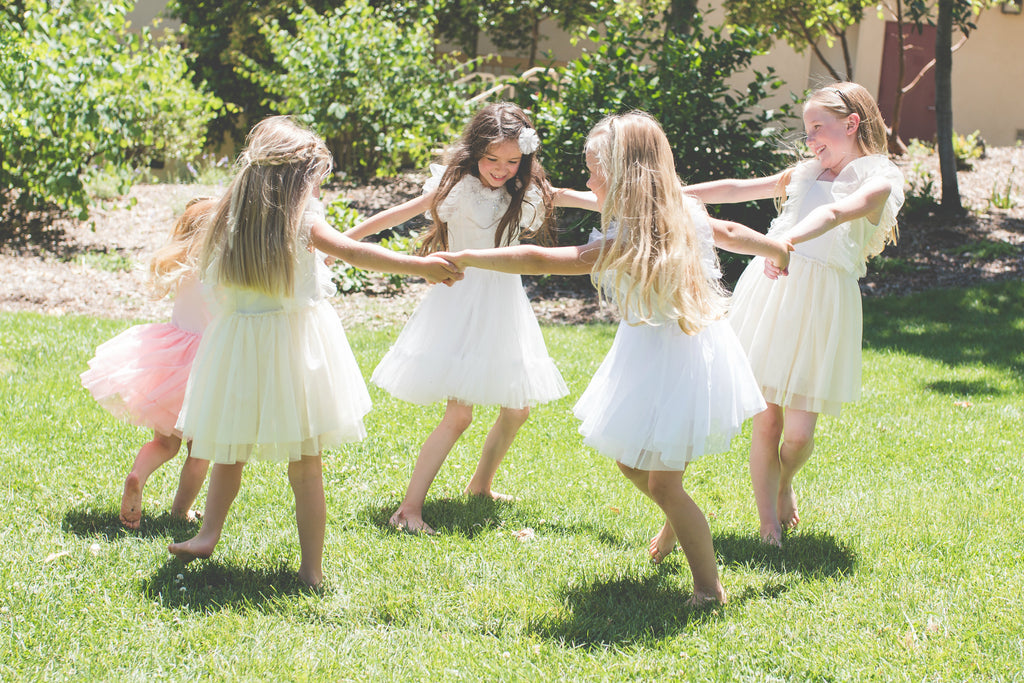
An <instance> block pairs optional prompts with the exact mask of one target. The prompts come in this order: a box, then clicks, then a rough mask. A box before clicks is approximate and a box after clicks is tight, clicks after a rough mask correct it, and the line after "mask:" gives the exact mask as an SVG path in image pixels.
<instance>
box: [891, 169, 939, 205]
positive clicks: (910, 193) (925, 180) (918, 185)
mask: <svg viewBox="0 0 1024 683" xmlns="http://www.w3.org/2000/svg"><path fill="white" fill-rule="evenodd" d="M905 177H906V185H905V186H904V190H905V192H904V200H903V207H902V208H901V209H900V217H901V218H909V217H912V216H924V215H927V214H929V213H931V212H933V211H935V209H936V208H938V206H939V202H938V201H937V200H936V199H935V192H936V187H935V181H936V178H935V174H934V173H932V172H931V171H929V170H928V169H926V168H925V167H924V166H922V165H921V163H920V162H917V163H915V164H914V165H913V166H911V168H910V171H909V172H908V173H906V174H905Z"/></svg>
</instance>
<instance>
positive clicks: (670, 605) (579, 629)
mask: <svg viewBox="0 0 1024 683" xmlns="http://www.w3.org/2000/svg"><path fill="white" fill-rule="evenodd" d="M675 573H676V572H673V571H659V572H656V573H652V574H650V575H648V576H643V577H638V576H628V577H620V578H615V579H605V580H599V581H594V582H591V583H588V584H582V585H573V586H572V587H571V588H565V589H563V590H562V594H561V595H560V596H559V597H560V600H561V602H562V603H563V605H564V606H563V609H562V610H560V613H558V614H554V615H545V616H543V617H541V618H540V619H537V620H535V621H534V622H533V623H531V624H530V625H529V627H528V628H529V630H530V631H531V632H533V633H535V634H537V635H538V636H541V637H542V638H546V639H548V640H553V641H555V642H558V643H560V644H562V645H564V646H567V647H573V648H585V649H604V648H606V647H607V646H609V645H629V644H634V643H638V642H643V641H656V640H661V639H663V638H665V637H668V636H672V635H674V634H676V633H679V632H682V631H685V630H686V629H687V628H689V627H691V626H693V625H694V624H699V623H704V622H707V621H710V620H713V619H718V618H720V617H721V615H722V614H723V611H724V610H725V609H726V608H724V607H722V606H720V605H714V606H707V607H700V608H694V607H689V606H687V604H686V601H687V600H689V599H690V597H691V595H692V593H691V592H689V591H686V590H683V589H682V588H680V585H679V580H678V579H677V578H675V577H673V576H672V575H673V574H675ZM669 577H672V578H669ZM739 599H740V600H742V599H743V598H742V596H741V597H740V598H739Z"/></svg>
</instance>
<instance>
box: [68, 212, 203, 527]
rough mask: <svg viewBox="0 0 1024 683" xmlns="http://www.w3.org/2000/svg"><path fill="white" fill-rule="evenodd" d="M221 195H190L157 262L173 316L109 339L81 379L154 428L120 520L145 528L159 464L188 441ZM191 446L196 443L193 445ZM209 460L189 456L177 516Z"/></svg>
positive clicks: (184, 512) (112, 406)
mask: <svg viewBox="0 0 1024 683" xmlns="http://www.w3.org/2000/svg"><path fill="white" fill-rule="evenodd" d="M213 206H214V201H213V200H212V199H210V198H207V197H200V198H196V199H193V200H191V201H190V202H189V203H188V205H187V206H186V207H185V212H184V213H183V214H182V215H181V217H180V218H179V219H178V221H177V222H176V223H175V224H174V228H173V230H172V231H171V237H170V240H169V241H168V243H167V244H165V245H164V246H163V247H162V248H161V249H160V250H158V251H157V252H156V254H155V255H154V257H153V260H152V262H151V263H150V283H151V285H152V288H153V293H154V295H155V296H156V297H157V298H162V297H164V296H167V295H168V294H170V293H172V292H173V293H174V310H173V311H172V313H171V322H169V323H152V324H148V325H137V326H135V327H132V328H129V329H127V330H125V331H124V332H122V333H121V334H119V335H117V336H116V337H114V338H113V339H111V340H109V341H107V342H104V343H103V344H101V345H100V346H99V347H97V349H96V355H95V356H94V357H93V359H92V360H90V361H89V369H88V370H86V371H85V372H83V373H82V375H81V379H82V385H83V386H85V388H86V389H88V390H89V392H90V393H91V394H92V396H93V398H95V399H96V400H97V401H99V403H100V405H102V406H103V407H104V408H106V409H107V410H109V411H110V412H111V413H113V414H114V415H116V416H117V417H120V418H123V419H125V420H127V421H128V422H131V423H132V424H135V425H139V426H146V427H150V428H151V429H152V430H153V438H152V439H151V440H150V441H149V442H148V443H146V444H145V445H144V446H143V447H142V448H140V449H139V453H138V455H136V456H135V462H133V463H132V469H131V471H130V472H128V476H127V477H125V480H124V490H123V492H122V493H121V513H120V518H121V524H123V525H124V526H126V527H127V528H129V529H138V528H139V523H140V521H141V519H142V490H143V488H144V487H145V486H146V480H148V479H149V475H151V474H152V473H153V472H154V471H156V469H157V468H158V467H160V465H163V464H164V463H165V462H167V461H168V460H170V459H171V458H173V457H174V455H175V454H176V453H177V452H178V449H179V448H180V447H181V432H180V431H178V430H177V429H176V428H175V426H174V424H175V422H176V421H177V419H178V413H179V411H180V410H181V404H182V400H183V399H184V398H185V384H186V382H188V374H189V370H190V369H191V368H192V359H193V358H194V357H195V354H196V349H197V348H198V347H199V337H200V335H201V334H202V332H203V329H204V328H205V327H206V324H207V323H208V322H209V320H210V313H209V311H208V309H207V306H206V303H205V302H204V301H203V298H202V295H201V293H200V289H199V278H198V276H197V273H196V270H195V266H196V255H197V252H198V248H197V247H198V245H199V244H201V243H202V236H203V234H204V227H205V224H206V221H207V220H208V218H209V216H210V213H211V210H212V208H213ZM189 449H190V450H191V444H189ZM207 466H208V463H207V462H206V461H203V460H197V459H195V458H193V457H192V456H191V455H189V456H187V457H186V458H185V462H184V464H183V465H182V468H181V476H180V478H179V481H178V492H177V494H175V497H174V502H173V503H172V504H171V516H172V517H178V518H181V519H187V520H189V521H192V520H194V519H195V513H193V512H192V509H191V508H192V503H193V502H195V499H196V496H197V495H199V489H200V488H202V485H203V480H204V479H206V470H207Z"/></svg>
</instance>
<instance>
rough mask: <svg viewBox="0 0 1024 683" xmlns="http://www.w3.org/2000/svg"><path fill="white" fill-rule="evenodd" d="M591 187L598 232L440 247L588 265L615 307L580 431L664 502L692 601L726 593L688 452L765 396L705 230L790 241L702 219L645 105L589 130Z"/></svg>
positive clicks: (758, 246)
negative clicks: (579, 242) (686, 485)
mask: <svg viewBox="0 0 1024 683" xmlns="http://www.w3.org/2000/svg"><path fill="white" fill-rule="evenodd" d="M585 151H586V159H587V168H588V169H589V170H590V180H589V181H588V182H587V186H588V187H589V188H590V189H591V190H592V191H593V192H594V195H595V197H596V202H597V205H598V206H600V210H601V226H602V233H603V234H602V235H601V236H600V238H599V239H596V240H595V241H593V242H591V243H590V244H588V245H586V246H581V247H561V248H550V249H545V248H542V247H533V246H520V247H510V248H505V249H494V250H490V251H481V250H468V251H463V252H460V253H457V254H453V255H448V254H445V255H444V256H445V258H448V259H450V260H451V261H452V262H454V263H455V264H456V265H458V266H460V267H480V268H494V269H498V270H502V271H507V272H518V273H559V274H566V275H569V274H580V273H586V272H590V273H591V274H592V278H593V280H594V283H595V285H596V286H597V288H598V292H599V293H600V295H601V296H602V297H609V298H611V299H613V300H614V301H615V303H616V304H617V305H618V308H619V310H620V312H621V314H622V317H623V320H622V322H621V323H620V324H619V329H618V331H617V332H616V335H615V341H614V342H613V344H612V348H611V350H610V351H609V352H608V356H607V357H606V358H605V359H604V362H602V364H601V367H600V368H598V370H597V373H596V374H595V376H594V378H593V380H591V382H590V385H589V386H588V387H587V389H586V391H584V392H583V395H582V396H581V397H580V399H579V401H578V402H577V403H576V406H575V408H574V412H575V414H576V417H578V418H579V419H580V420H581V421H582V423H581V425H580V433H581V434H583V437H584V439H583V441H584V443H586V444H587V445H589V446H591V447H593V448H595V449H596V450H598V451H599V452H601V453H602V454H604V455H607V456H609V457H611V458H613V459H615V460H616V461H617V462H618V464H619V469H621V470H622V473H623V474H624V475H625V476H626V477H627V478H628V479H629V480H630V481H631V482H632V483H633V484H634V485H635V486H636V487H637V488H638V489H639V490H640V491H641V492H643V493H644V494H646V495H647V496H649V497H650V498H651V499H652V500H653V501H654V502H655V503H656V504H657V505H658V507H659V508H661V510H662V511H663V512H664V513H665V517H666V521H665V524H664V526H663V528H662V529H661V531H660V532H659V533H658V534H657V535H656V536H655V537H654V538H653V539H652V540H651V544H650V547H649V552H650V555H651V557H652V559H653V560H654V561H655V562H660V561H661V560H663V559H664V558H665V556H666V555H668V553H669V552H671V551H672V549H673V548H674V547H675V544H676V542H677V541H678V542H679V543H680V544H681V545H682V547H683V551H684V552H685V554H686V559H687V561H688V562H689V565H690V570H691V572H692V573H693V596H692V598H691V599H690V604H691V606H698V605H701V604H703V603H706V602H709V601H715V602H724V601H725V591H724V589H723V588H722V584H721V582H720V581H719V578H718V567H717V564H716V561H715V552H714V547H713V545H712V541H711V531H710V528H709V527H708V523H707V520H706V519H705V518H704V515H703V513H702V512H701V510H700V508H699V507H697V504H696V503H695V502H694V501H693V499H691V498H690V496H689V495H688V494H687V493H686V491H685V490H684V489H683V485H682V474H683V471H684V470H685V469H686V466H687V464H688V463H689V462H690V461H692V460H694V459H696V458H698V457H700V456H701V455H703V454H704V453H711V452H716V451H721V450H725V449H727V448H728V447H729V442H730V440H731V439H732V437H733V436H734V435H735V434H736V433H737V432H738V431H739V430H740V428H741V426H742V424H743V421H744V420H745V419H746V418H747V417H749V416H751V415H753V414H755V413H758V412H760V411H761V410H763V409H764V400H763V399H762V398H761V395H760V392H758V390H757V384H756V383H755V382H754V378H753V375H752V374H751V373H750V368H749V365H748V364H747V362H746V359H745V357H744V354H743V349H742V348H741V347H740V346H739V344H738V342H737V341H736V337H735V335H734V333H733V331H732V329H731V328H730V327H729V325H728V323H727V322H726V321H725V320H723V319H722V318H723V317H724V315H725V311H726V305H727V302H728V299H727V297H726V294H725V293H724V291H723V290H722V289H721V287H720V286H719V284H718V277H719V269H718V264H717V258H716V256H715V252H714V247H713V242H714V241H717V242H718V243H720V244H722V245H723V246H726V248H728V249H730V250H732V251H738V252H741V253H756V254H761V255H763V256H766V257H769V258H772V259H773V260H774V262H775V265H776V267H777V268H778V269H779V271H780V272H784V271H785V268H786V265H787V261H788V254H787V252H786V247H785V246H784V245H783V244H781V243H779V242H776V241H774V240H768V239H766V238H765V237H764V236H763V235H761V234H759V233H756V232H754V231H753V230H750V229H749V228H745V227H744V226H741V225H739V224H736V223H726V222H724V221H718V220H714V219H710V218H708V216H707V215H706V214H705V213H704V211H703V209H702V207H701V206H700V205H699V203H698V202H696V201H695V200H693V199H688V198H686V197H685V196H684V195H683V188H682V186H681V184H680V183H679V180H678V178H677V177H676V174H675V164H674V160H673V157H672V151H671V149H670V148H669V144H668V140H667V139H666V137H665V133H664V132H663V131H662V129H661V126H660V125H658V123H657V121H655V120H654V119H653V118H651V117H650V116H649V115H647V114H644V113H642V112H634V113H630V114H624V115H620V116H610V117H608V118H606V119H604V120H603V121H601V122H600V123H599V124H598V125H597V126H595V127H594V129H593V130H592V131H591V132H590V135H589V137H588V138H587V142H586V148H585Z"/></svg>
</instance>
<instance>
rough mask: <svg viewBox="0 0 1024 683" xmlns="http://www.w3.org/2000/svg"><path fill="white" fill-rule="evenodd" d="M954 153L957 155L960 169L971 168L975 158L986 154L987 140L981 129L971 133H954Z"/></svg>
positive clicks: (957, 166) (958, 168)
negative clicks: (984, 138)
mask: <svg viewBox="0 0 1024 683" xmlns="http://www.w3.org/2000/svg"><path fill="white" fill-rule="evenodd" d="M953 155H954V156H955V157H956V168H957V170H958V171H967V170H969V169H970V168H971V167H972V166H973V165H974V160H975V159H981V158H982V157H984V156H985V141H984V140H983V139H982V137H981V131H977V130H976V131H974V132H973V133H971V134H970V135H960V134H959V133H953Z"/></svg>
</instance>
